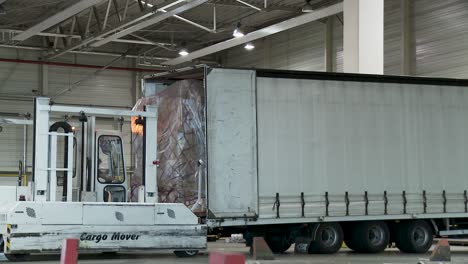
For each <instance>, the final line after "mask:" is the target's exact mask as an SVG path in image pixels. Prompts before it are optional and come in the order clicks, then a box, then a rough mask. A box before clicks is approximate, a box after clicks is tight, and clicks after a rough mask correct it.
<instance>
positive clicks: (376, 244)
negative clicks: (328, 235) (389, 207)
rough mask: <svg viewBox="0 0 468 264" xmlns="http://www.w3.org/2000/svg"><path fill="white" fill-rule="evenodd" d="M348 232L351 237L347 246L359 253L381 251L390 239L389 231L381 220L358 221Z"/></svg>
mask: <svg viewBox="0 0 468 264" xmlns="http://www.w3.org/2000/svg"><path fill="white" fill-rule="evenodd" d="M350 234H351V237H352V238H351V239H350V241H349V242H350V244H349V245H348V246H349V247H350V248H352V249H353V250H354V251H356V252H361V253H378V252H382V251H384V250H385V248H386V247H387V245H388V244H389V241H390V231H389V230H388V226H387V224H386V223H385V222H383V221H369V222H361V223H358V224H356V226H355V228H354V229H353V230H351V232H350Z"/></svg>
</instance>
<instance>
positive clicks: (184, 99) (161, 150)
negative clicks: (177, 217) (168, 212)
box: [131, 80, 205, 212]
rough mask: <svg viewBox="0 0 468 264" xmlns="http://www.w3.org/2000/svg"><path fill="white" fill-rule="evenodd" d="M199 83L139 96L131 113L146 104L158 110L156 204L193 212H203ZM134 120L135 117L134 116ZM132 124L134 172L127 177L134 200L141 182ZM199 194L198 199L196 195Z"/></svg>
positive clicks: (139, 152)
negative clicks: (154, 106)
mask: <svg viewBox="0 0 468 264" xmlns="http://www.w3.org/2000/svg"><path fill="white" fill-rule="evenodd" d="M202 85H203V83H202V82H201V81H198V80H183V81H177V82H174V83H173V84H171V85H170V86H169V87H167V88H166V89H164V90H162V91H160V92H157V93H156V94H155V95H153V96H147V97H143V98H141V99H140V100H138V102H137V103H136V105H135V107H134V110H143V108H144V106H146V105H157V108H158V131H157V132H158V133H157V135H158V140H157V142H158V146H157V147H158V160H159V164H160V165H159V168H158V176H157V177H158V181H157V182H158V193H159V197H158V198H159V199H158V201H159V202H167V203H183V204H185V205H186V206H188V207H190V208H194V211H197V212H200V211H203V210H204V208H205V207H204V205H203V199H204V193H205V191H204V185H205V183H204V179H201V180H200V178H199V177H203V176H204V175H205V173H204V168H203V167H199V164H198V163H199V160H203V159H204V156H205V131H204V105H203V104H204V103H203V96H202V93H203V86H202ZM135 118H136V117H135ZM134 123H135V122H132V131H133V136H132V141H133V142H132V151H133V155H134V167H135V171H134V174H133V176H132V178H131V186H132V188H131V189H132V191H131V197H132V200H137V195H138V194H137V189H138V186H140V185H141V181H142V174H143V170H142V166H143V161H142V146H143V144H142V143H143V142H142V141H143V138H142V136H141V133H142V129H141V128H139V127H138V126H137V125H135V124H134ZM200 191H201V194H202V195H201V196H199V192H200Z"/></svg>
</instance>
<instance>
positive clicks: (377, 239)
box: [369, 226, 384, 245]
mask: <svg viewBox="0 0 468 264" xmlns="http://www.w3.org/2000/svg"><path fill="white" fill-rule="evenodd" d="M383 238H384V231H383V230H382V229H381V228H379V227H375V226H374V227H371V228H370V229H369V241H370V242H371V243H372V244H374V245H377V244H380V243H382V239H383Z"/></svg>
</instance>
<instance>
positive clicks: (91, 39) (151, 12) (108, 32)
mask: <svg viewBox="0 0 468 264" xmlns="http://www.w3.org/2000/svg"><path fill="white" fill-rule="evenodd" d="M179 1H185V0H178V1H176V2H179ZM172 4H173V3H172ZM172 4H169V5H167V6H164V7H162V8H167V7H168V6H170V5H172ZM157 12H158V10H157V9H151V10H149V11H146V12H145V13H143V14H142V15H141V16H139V17H136V18H133V19H130V20H129V21H124V22H122V23H120V24H119V25H118V26H116V27H114V28H111V29H108V30H104V31H100V32H98V33H96V34H94V35H92V36H90V37H88V38H86V39H84V40H82V41H81V42H80V43H77V44H75V45H73V46H71V47H68V48H65V49H62V50H59V51H57V52H55V53H53V54H51V55H49V56H47V57H46V59H48V60H50V59H53V58H56V57H58V56H61V55H63V54H65V53H68V52H71V51H73V50H75V49H78V48H81V47H83V46H86V45H88V44H90V43H93V42H95V41H96V40H100V39H103V38H105V37H106V36H109V35H111V34H113V33H116V32H118V31H119V30H121V29H124V28H126V27H130V26H132V25H134V24H135V23H138V22H139V21H142V20H144V19H147V18H148V17H151V16H153V15H154V14H156V13H157Z"/></svg>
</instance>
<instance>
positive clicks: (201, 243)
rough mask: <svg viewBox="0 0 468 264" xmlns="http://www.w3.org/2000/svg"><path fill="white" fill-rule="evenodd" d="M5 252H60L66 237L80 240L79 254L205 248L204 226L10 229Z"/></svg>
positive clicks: (31, 227) (40, 227)
mask: <svg viewBox="0 0 468 264" xmlns="http://www.w3.org/2000/svg"><path fill="white" fill-rule="evenodd" d="M9 230H10V232H9V233H8V234H6V236H5V237H4V239H5V243H6V245H5V253H7V254H20V253H45V252H58V251H60V249H61V245H62V241H63V240H64V239H66V238H76V239H78V240H79V250H80V251H120V250H123V251H125V250H135V249H138V250H145V249H147V250H158V249H161V250H163V249H170V250H201V249H206V247H207V242H206V235H207V228H206V226H205V225H173V226H171V225H158V226H81V225H80V226H73V225H68V226H65V225H63V226H44V225H42V226H30V225H22V226H21V225H18V226H13V227H12V228H11V229H9Z"/></svg>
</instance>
